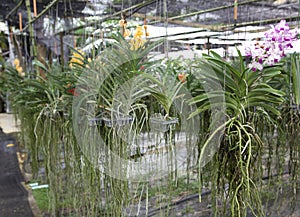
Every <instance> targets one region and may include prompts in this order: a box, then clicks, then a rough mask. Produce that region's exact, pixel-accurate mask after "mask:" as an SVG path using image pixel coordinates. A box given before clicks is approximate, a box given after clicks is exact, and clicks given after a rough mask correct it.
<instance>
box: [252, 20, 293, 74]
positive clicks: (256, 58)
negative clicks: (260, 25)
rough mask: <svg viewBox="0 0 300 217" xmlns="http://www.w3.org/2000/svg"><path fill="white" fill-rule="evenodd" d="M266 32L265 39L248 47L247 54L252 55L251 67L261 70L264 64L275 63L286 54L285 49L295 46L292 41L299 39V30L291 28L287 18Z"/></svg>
mask: <svg viewBox="0 0 300 217" xmlns="http://www.w3.org/2000/svg"><path fill="white" fill-rule="evenodd" d="M271 27H272V28H271V29H270V30H269V31H267V32H266V33H265V40H264V41H262V42H256V43H255V45H254V46H253V47H248V48H247V50H246V55H247V56H248V57H252V61H251V63H250V64H249V67H250V68H251V69H252V70H253V71H256V70H259V71H261V70H262V69H263V67H264V65H274V64H275V63H278V62H279V61H280V60H281V58H283V57H284V56H285V51H286V50H288V49H290V48H293V45H292V43H293V42H294V41H296V40H297V39H298V30H297V29H294V30H291V29H290V27H289V25H288V24H287V23H286V21H285V20H281V21H280V23H278V24H277V25H275V26H271Z"/></svg>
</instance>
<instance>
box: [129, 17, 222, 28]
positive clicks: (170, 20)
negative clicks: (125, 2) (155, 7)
mask: <svg viewBox="0 0 300 217" xmlns="http://www.w3.org/2000/svg"><path fill="white" fill-rule="evenodd" d="M132 16H133V17H139V18H143V19H144V18H147V19H150V20H154V21H156V22H165V21H167V22H168V23H173V24H178V25H182V26H189V27H196V28H204V29H209V30H214V31H217V30H219V27H218V26H216V25H213V26H212V25H205V24H200V23H191V22H184V21H181V20H172V19H170V18H167V19H164V18H163V17H160V16H152V15H145V14H140V13H134V14H133V15H132Z"/></svg>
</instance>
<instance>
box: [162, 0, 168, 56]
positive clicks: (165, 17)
mask: <svg viewBox="0 0 300 217" xmlns="http://www.w3.org/2000/svg"><path fill="white" fill-rule="evenodd" d="M163 15H164V27H165V33H166V37H165V44H164V47H165V48H164V53H165V57H166V58H168V51H169V43H168V5H167V0H163Z"/></svg>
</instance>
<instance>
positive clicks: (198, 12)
mask: <svg viewBox="0 0 300 217" xmlns="http://www.w3.org/2000/svg"><path fill="white" fill-rule="evenodd" d="M260 1H263V0H250V1H244V2H239V3H237V5H238V6H240V5H247V4H251V3H254V2H260ZM235 5H236V4H231V5H226V6H220V7H215V8H210V9H207V10H201V11H196V12H193V13H189V14H183V15H178V16H174V17H170V18H169V19H170V20H175V19H181V18H185V17H191V16H194V15H199V14H206V13H210V12H214V11H219V10H224V9H228V8H233V7H234V6H235Z"/></svg>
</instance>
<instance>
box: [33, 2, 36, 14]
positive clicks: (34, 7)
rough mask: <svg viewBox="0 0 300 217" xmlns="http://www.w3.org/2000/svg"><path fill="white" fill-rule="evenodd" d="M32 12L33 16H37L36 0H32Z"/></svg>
mask: <svg viewBox="0 0 300 217" xmlns="http://www.w3.org/2000/svg"><path fill="white" fill-rule="evenodd" d="M33 14H34V17H36V16H37V10H36V0H33Z"/></svg>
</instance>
